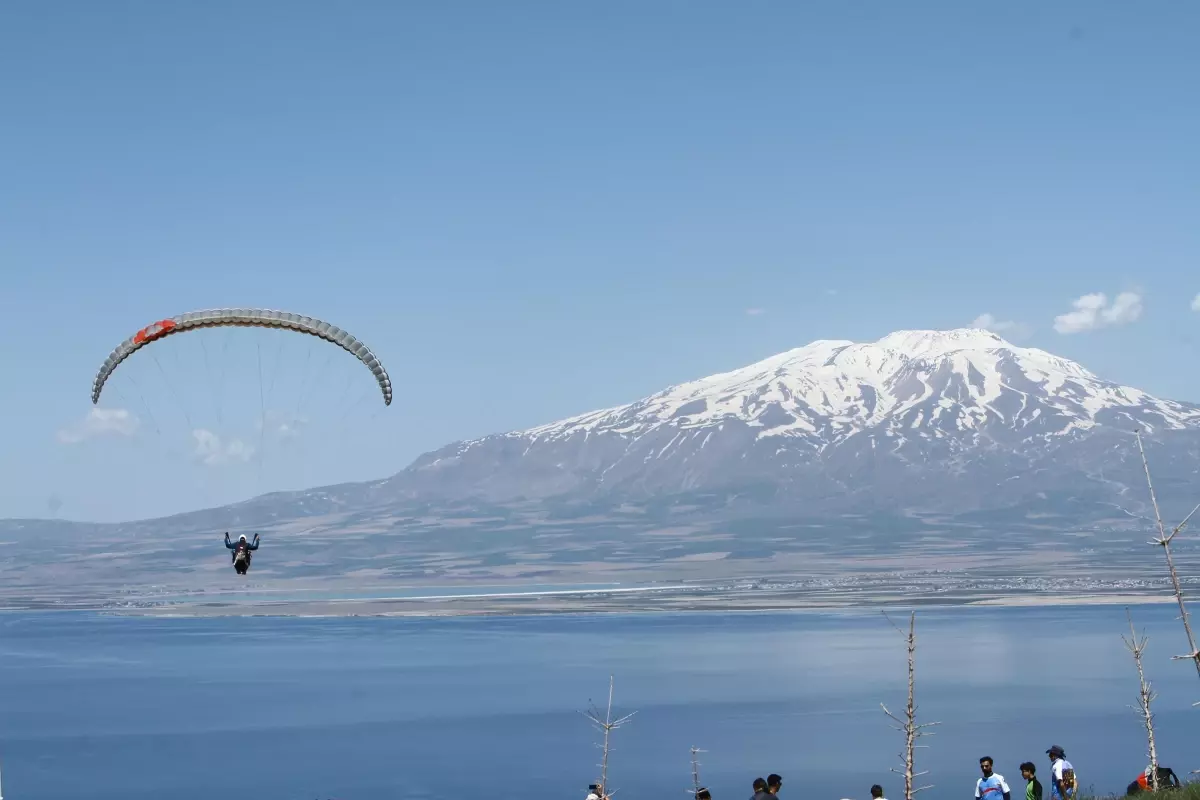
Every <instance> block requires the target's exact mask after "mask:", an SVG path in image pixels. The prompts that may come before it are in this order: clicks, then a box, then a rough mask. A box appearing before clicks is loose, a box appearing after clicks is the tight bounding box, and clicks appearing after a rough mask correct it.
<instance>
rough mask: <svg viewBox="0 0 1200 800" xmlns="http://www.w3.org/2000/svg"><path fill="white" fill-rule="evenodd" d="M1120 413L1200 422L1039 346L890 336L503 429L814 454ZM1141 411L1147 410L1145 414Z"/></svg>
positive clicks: (834, 343) (992, 337)
mask: <svg viewBox="0 0 1200 800" xmlns="http://www.w3.org/2000/svg"><path fill="white" fill-rule="evenodd" d="M1107 412H1117V413H1121V412H1123V413H1124V415H1125V416H1126V417H1129V419H1130V420H1132V419H1134V415H1135V414H1136V415H1138V416H1137V418H1138V420H1139V424H1143V425H1149V426H1157V425H1162V426H1164V427H1168V428H1180V427H1185V426H1193V425H1197V424H1200V409H1197V408H1195V407H1192V406H1186V405H1183V404H1180V403H1175V402H1172V401H1166V400H1159V399H1157V398H1154V397H1151V396H1150V395H1147V394H1146V393H1145V392H1142V391H1140V390H1138V389H1133V388H1131V387H1126V386H1120V385H1117V384H1115V383H1112V382H1109V381H1104V380H1102V379H1100V378H1098V377H1097V376H1096V375H1093V374H1092V373H1091V372H1089V371H1088V370H1086V369H1084V368H1083V367H1082V366H1080V365H1079V364H1076V363H1075V362H1073V361H1070V360H1068V359H1065V358H1060V357H1059V356H1055V355H1053V354H1051V353H1048V352H1046V351H1044V350H1038V349H1035V348H1024V347H1017V346H1015V345H1012V344H1010V343H1009V342H1007V341H1005V340H1004V339H1003V338H1001V337H1000V336H998V335H996V334H995V333H992V332H991V331H986V330H980V329H975V328H960V329H955V330H945V331H938V330H904V331H895V332H893V333H890V334H888V335H887V336H884V337H883V338H881V339H879V340H877V341H875V342H867V343H855V342H851V341H845V340H818V341H815V342H812V343H810V344H808V345H805V346H804V347H800V348H796V349H793V350H788V351H786V352H783V353H780V354H778V355H775V356H771V357H769V358H766V359H763V360H762V361H759V362H756V363H754V364H750V365H749V366H746V367H742V368H740V369H736V370H732V371H730V372H724V373H720V374H717V375H710V376H708V377H706V378H701V379H698V380H694V381H689V382H687V383H682V384H678V385H676V386H672V387H669V388H667V389H665V390H663V391H661V392H658V393H657V394H654V395H652V396H650V397H647V398H644V399H642V400H639V401H637V402H635V403H631V404H628V405H624V406H618V407H615V408H608V409H602V410H599V411H593V412H590V413H587V414H582V415H580V416H577V417H572V418H570V419H566V420H562V421H560V422H555V423H551V424H549V425H542V426H539V427H537V428H533V429H530V430H526V431H521V432H519V433H515V434H512V435H516V436H522V437H530V438H532V439H535V440H539V439H540V440H546V439H561V438H566V437H570V436H573V435H575V434H580V433H582V434H586V435H592V434H599V433H614V434H618V435H620V436H623V437H627V438H632V439H634V440H636V439H637V438H640V437H642V436H644V435H645V434H646V433H647V432H649V431H651V430H655V429H658V428H661V427H664V426H670V427H672V428H677V429H679V430H681V431H687V430H689V429H700V428H712V427H714V426H721V425H722V424H723V423H725V422H732V421H739V422H741V423H744V424H745V425H747V426H749V427H751V428H756V429H757V430H758V434H757V435H758V437H759V438H762V437H771V436H790V437H801V438H807V439H809V440H810V441H811V442H812V444H813V445H814V446H815V447H817V448H818V449H823V447H824V446H827V445H829V444H835V443H837V442H839V441H842V440H844V439H846V438H848V437H850V436H853V435H855V434H856V433H860V432H863V431H865V430H870V429H878V430H880V431H882V432H883V433H884V435H886V436H900V437H901V438H904V437H909V436H919V437H930V436H936V437H941V436H945V435H957V434H961V433H972V434H978V433H979V432H980V431H982V430H983V429H984V428H985V427H986V426H993V427H992V428H990V429H991V430H995V427H994V426H996V425H999V426H1002V427H1005V428H1008V429H1010V430H1011V431H1015V432H1019V433H1020V436H1021V437H1023V438H1030V437H1033V436H1043V437H1044V436H1057V435H1061V434H1065V433H1069V432H1071V431H1072V430H1078V429H1087V428H1091V427H1094V426H1095V425H1096V424H1097V422H1098V420H1097V416H1098V415H1101V414H1103V413H1107ZM1147 415H1148V416H1147Z"/></svg>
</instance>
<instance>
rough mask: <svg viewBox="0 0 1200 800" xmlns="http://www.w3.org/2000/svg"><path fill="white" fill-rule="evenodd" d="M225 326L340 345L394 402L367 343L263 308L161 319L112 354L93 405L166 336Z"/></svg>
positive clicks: (325, 325) (323, 325) (309, 320)
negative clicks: (115, 377)
mask: <svg viewBox="0 0 1200 800" xmlns="http://www.w3.org/2000/svg"><path fill="white" fill-rule="evenodd" d="M223 326H237V327H260V328H283V329H285V330H291V331H296V332H297V333H305V334H308V335H310V336H316V337H317V338H318V339H324V340H325V341H327V342H330V343H331V344H336V345H337V346H338V347H340V348H342V349H343V350H345V351H346V352H348V353H350V354H351V355H353V356H354V357H355V358H357V359H358V360H359V361H361V362H362V363H363V364H364V365H366V367H367V369H369V370H371V374H372V375H374V376H375V380H376V382H377V383H378V384H379V390H380V391H381V392H382V393H383V404H384V405H391V403H392V381H391V379H390V378H389V377H388V374H387V370H385V369H384V368H383V364H381V363H380V362H379V359H378V358H376V357H375V354H374V353H372V352H371V350H370V348H368V347H367V346H366V345H365V344H363V343H362V342H360V341H358V339H356V338H354V337H353V336H351V335H350V334H349V333H347V332H346V331H344V330H342V329H341V328H338V327H337V326H335V325H331V324H329V323H328V322H325V321H323V320H319V319H316V318H314V317H306V316H303V315H300V314H293V313H291V312H288V311H272V310H269V309H262V308H217V309H211V310H207V311H189V312H188V313H186V314H180V315H179V316H177V317H171V318H170V319H163V320H159V321H158V322H154V323H152V324H150V325H147V326H146V327H144V328H142V329H141V330H139V331H138V332H137V333H135V334H133V335H132V336H130V337H129V338H128V339H126V340H125V341H123V342H121V344H119V345H117V347H116V348H115V349H114V350H113V351H112V353H110V354H109V356H108V358H106V359H105V360H104V363H103V364H102V365H101V366H100V370H99V372H97V373H96V379H95V381H93V382H92V404H93V405H95V404H97V403H99V402H100V393H101V392H102V391H103V390H104V384H105V382H106V381H107V380H108V378H109V376H110V375H111V374H112V372H113V370H115V369H116V368H117V367H118V366H119V365H120V364H121V362H122V361H124V360H125V359H127V358H129V356H131V355H133V354H134V353H135V352H137V351H138V350H140V349H141V348H143V347H145V346H146V345H148V344H150V343H152V342H156V341H158V340H159V339H162V338H164V337H166V336H171V335H175V334H179V333H183V332H185V331H190V330H198V329H202V328H217V327H223Z"/></svg>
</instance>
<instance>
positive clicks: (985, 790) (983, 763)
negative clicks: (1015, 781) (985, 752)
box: [975, 756, 1011, 800]
mask: <svg viewBox="0 0 1200 800" xmlns="http://www.w3.org/2000/svg"><path fill="white" fill-rule="evenodd" d="M993 763H994V762H993V761H992V757H991V756H984V757H983V758H981V759H979V769H980V770H982V771H983V777H982V778H980V779H979V780H978V781H976V782H975V796H976V797H977V798H979V800H1001V798H1004V800H1011V795H1010V793H1009V791H1008V783H1007V782H1006V781H1005V780H1004V776H1003V775H998V774H997V773H995V772H992V764H993Z"/></svg>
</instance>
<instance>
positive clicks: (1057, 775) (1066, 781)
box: [1046, 744, 1078, 800]
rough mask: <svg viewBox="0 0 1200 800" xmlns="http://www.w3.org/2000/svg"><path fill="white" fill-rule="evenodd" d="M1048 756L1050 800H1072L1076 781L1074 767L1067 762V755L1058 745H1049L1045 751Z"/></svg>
mask: <svg viewBox="0 0 1200 800" xmlns="http://www.w3.org/2000/svg"><path fill="white" fill-rule="evenodd" d="M1046 755H1048V756H1050V797H1051V800H1073V798H1074V797H1075V790H1076V789H1077V788H1078V781H1077V780H1076V778H1075V767H1074V766H1073V765H1072V764H1071V762H1070V761H1067V754H1066V751H1064V750H1063V749H1062V748H1061V747H1059V746H1058V745H1056V744H1055V745H1051V746H1050V749H1049V750H1047V751H1046Z"/></svg>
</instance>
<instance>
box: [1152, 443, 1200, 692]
mask: <svg viewBox="0 0 1200 800" xmlns="http://www.w3.org/2000/svg"><path fill="white" fill-rule="evenodd" d="M1136 436H1137V445H1138V452H1139V453H1141V454H1142V467H1143V468H1144V469H1145V471H1146V485H1147V486H1148V487H1150V503H1151V504H1152V505H1153V506H1154V520H1155V522H1156V523H1157V524H1158V538H1157V539H1154V540H1152V541H1151V542H1150V544H1153V545H1158V546H1159V547H1161V548H1162V549H1163V553H1164V554H1165V555H1166V557H1167V570H1168V571H1169V572H1170V573H1171V586H1172V587H1174V589H1175V599H1176V600H1177V601H1178V602H1179V618H1180V619H1181V620H1183V629H1184V631H1185V632H1186V633H1187V640H1188V647H1189V648H1190V652H1188V653H1187V654H1186V655H1182V656H1173V658H1174V659H1175V660H1179V659H1184V658H1189V659H1191V660H1192V662H1193V663H1194V664H1195V665H1196V674H1197V675H1200V647H1197V646H1196V636H1195V634H1193V633H1192V623H1191V621H1190V620H1189V619H1188V612H1187V606H1186V605H1185V604H1184V602H1183V587H1182V586H1181V585H1180V583H1179V573H1178V572H1176V570H1175V559H1174V558H1173V557H1172V555H1171V540H1172V539H1174V538H1175V536H1176V534H1178V533H1179V532H1180V531H1182V530H1183V528H1184V526H1185V525H1187V524H1188V522H1189V521H1190V520H1191V518H1192V516H1193V515H1194V514H1195V513H1196V512H1197V511H1200V504H1197V505H1196V507H1195V508H1193V509H1192V512H1191V514H1188V515H1187V516H1186V517H1184V518H1183V522H1181V523H1179V524H1178V525H1176V526H1175V529H1174V530H1172V531H1171V533H1170V535H1168V534H1167V531H1166V528H1165V527H1164V526H1163V521H1162V514H1161V513H1160V512H1159V510H1158V498H1157V497H1156V496H1155V494H1154V482H1153V481H1152V480H1150V463H1149V462H1148V461H1147V460H1146V449H1145V448H1144V447H1143V446H1142V433H1141V431H1137V432H1136ZM1195 705H1200V703H1196V704H1195Z"/></svg>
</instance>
